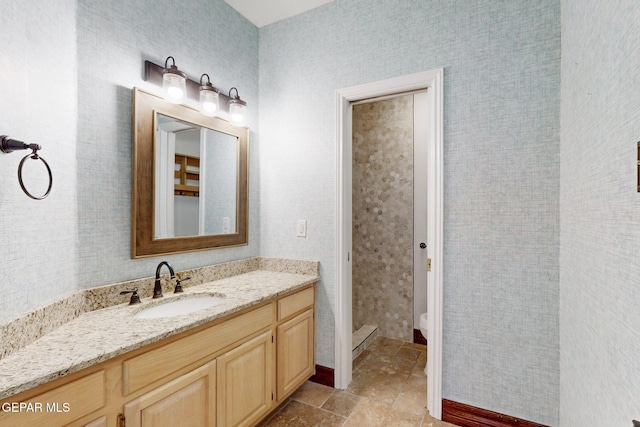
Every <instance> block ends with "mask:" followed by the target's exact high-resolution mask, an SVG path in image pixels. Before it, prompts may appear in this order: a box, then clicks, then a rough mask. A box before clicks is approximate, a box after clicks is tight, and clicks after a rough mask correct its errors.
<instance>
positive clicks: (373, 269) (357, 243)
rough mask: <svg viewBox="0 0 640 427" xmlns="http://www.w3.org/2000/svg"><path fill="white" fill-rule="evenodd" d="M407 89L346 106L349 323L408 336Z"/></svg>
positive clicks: (410, 203)
mask: <svg viewBox="0 0 640 427" xmlns="http://www.w3.org/2000/svg"><path fill="white" fill-rule="evenodd" d="M412 243H413V95H407V96H402V97H397V98H392V99H387V100H384V101H377V102H372V103H366V104H359V105H354V107H353V279H352V282H353V326H354V328H355V329H356V330H357V329H359V328H360V327H362V326H363V325H365V324H368V325H377V326H378V334H381V335H383V336H386V337H390V338H398V339H402V340H405V341H411V340H412V336H413V246H412Z"/></svg>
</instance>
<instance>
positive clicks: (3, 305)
mask: <svg viewBox="0 0 640 427" xmlns="http://www.w3.org/2000/svg"><path fill="white" fill-rule="evenodd" d="M0 8H1V9H2V12H1V13H0V26H1V27H2V31H0V63H2V64H3V65H2V69H1V70H0V93H1V94H2V96H0V117H2V120H1V121H0V126H1V127H0V134H1V135H9V136H11V137H13V138H16V139H18V140H22V141H25V142H27V143H36V144H40V145H42V147H43V148H42V150H40V154H41V155H42V157H43V158H44V159H46V161H47V162H48V163H49V165H50V166H51V170H52V172H53V180H54V181H53V188H52V190H51V194H50V196H49V197H48V198H46V199H45V200H43V201H35V200H31V199H29V198H28V197H27V196H26V195H25V194H24V193H23V192H22V190H21V189H20V186H19V184H18V178H17V170H18V163H20V160H21V159H22V157H23V156H25V155H26V154H27V152H24V151H15V152H13V153H11V154H4V153H0V177H2V185H0V250H1V251H2V254H3V255H2V259H3V267H2V274H3V280H2V289H3V291H2V297H1V298H0V321H2V320H4V319H6V318H8V317H10V316H12V315H14V314H17V313H22V312H25V311H27V310H28V309H29V308H32V307H34V306H37V305H41V304H44V303H45V302H47V301H50V300H51V299H52V298H56V297H58V296H60V295H62V294H65V293H67V292H71V291H72V290H74V289H76V288H77V286H78V270H79V268H80V260H79V248H78V246H77V238H78V231H77V230H78V206H77V193H76V191H77V190H76V187H77V180H78V177H77V167H76V129H77V123H78V115H77V111H78V105H77V58H76V49H75V46H76V2H75V1H73V0H66V1H57V2H51V3H48V4H47V7H42V3H41V2H38V1H35V0H27V1H20V2H18V1H16V2H9V1H3V2H2V5H1V6H0ZM35 10H37V11H38V13H34V11H35ZM26 167H27V166H25V168H26ZM28 167H29V168H30V169H32V170H33V171H34V172H36V171H40V170H42V171H43V170H44V169H38V168H43V166H42V165H39V164H37V163H35V162H33V164H32V163H31V161H30V164H28ZM25 178H26V176H25ZM25 183H26V184H27V186H28V188H32V187H31V185H32V184H33V181H31V180H25ZM34 193H38V194H42V193H41V192H40V191H37V190H35V191H34Z"/></svg>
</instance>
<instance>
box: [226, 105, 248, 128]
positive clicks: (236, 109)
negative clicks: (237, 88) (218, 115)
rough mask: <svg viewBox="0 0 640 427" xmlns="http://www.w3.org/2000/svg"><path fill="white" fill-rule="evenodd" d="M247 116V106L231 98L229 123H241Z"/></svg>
mask: <svg viewBox="0 0 640 427" xmlns="http://www.w3.org/2000/svg"><path fill="white" fill-rule="evenodd" d="M246 116H247V107H246V106H245V105H243V104H241V103H239V102H237V101H234V100H233V99H232V100H231V101H229V118H230V119H231V123H233V124H235V125H241V124H243V123H244V121H245V118H246Z"/></svg>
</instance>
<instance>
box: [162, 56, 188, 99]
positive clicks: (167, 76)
mask: <svg viewBox="0 0 640 427" xmlns="http://www.w3.org/2000/svg"><path fill="white" fill-rule="evenodd" d="M170 59H171V60H172V61H173V65H171V67H168V66H167V65H168V64H169V60H170ZM162 87H163V88H164V90H165V93H166V95H167V100H168V101H170V102H173V103H175V104H178V103H180V102H181V101H182V100H183V99H185V97H186V94H187V75H186V74H185V73H183V72H182V71H180V70H178V67H176V60H175V59H174V58H173V56H169V57H168V58H167V60H166V61H164V70H162Z"/></svg>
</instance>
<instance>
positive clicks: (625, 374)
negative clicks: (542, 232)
mask: <svg viewBox="0 0 640 427" xmlns="http://www.w3.org/2000/svg"><path fill="white" fill-rule="evenodd" d="M562 21H563V24H562V114H561V116H562V144H561V154H562V156H561V161H562V162H561V164H562V169H561V170H562V174H561V198H560V207H561V208H560V213H561V215H560V218H561V224H560V230H561V234H560V235H561V246H560V247H561V256H560V271H561V274H560V425H561V426H562V427H573V426H582V425H590V426H630V425H631V420H632V419H636V420H640V405H639V398H638V397H639V396H640V363H639V355H640V310H639V309H638V306H639V305H640V280H639V278H640V262H638V258H639V254H640V194H639V193H638V192H637V189H636V183H637V165H636V160H637V150H636V143H637V142H638V141H640V32H638V23H640V3H639V2H637V1H635V0H625V1H615V2H601V1H598V0H593V1H583V0H563V1H562Z"/></svg>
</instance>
